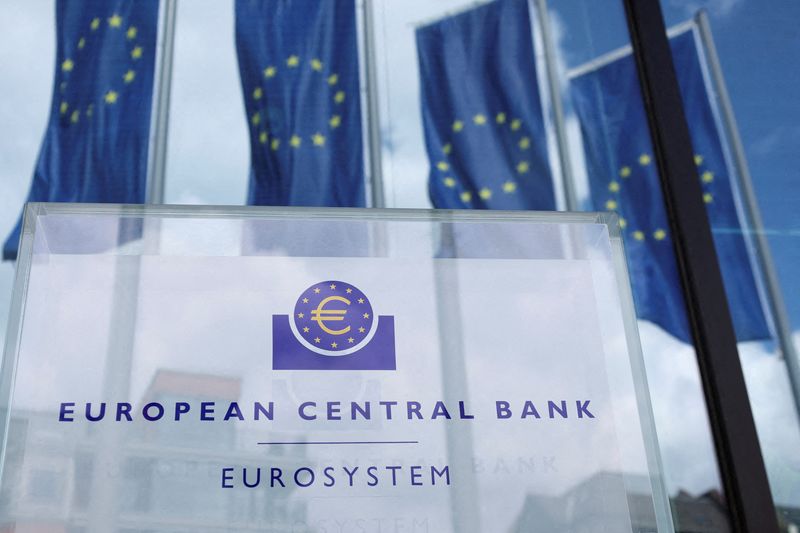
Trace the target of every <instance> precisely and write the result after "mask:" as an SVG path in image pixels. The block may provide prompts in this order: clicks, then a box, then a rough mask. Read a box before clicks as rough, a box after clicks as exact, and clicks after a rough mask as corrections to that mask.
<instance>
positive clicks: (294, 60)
mask: <svg viewBox="0 0 800 533" xmlns="http://www.w3.org/2000/svg"><path fill="white" fill-rule="evenodd" d="M299 64H300V58H299V57H297V56H296V55H290V56H289V57H288V58H287V59H286V66H287V67H292V68H294V67H296V66H297V65H299Z"/></svg>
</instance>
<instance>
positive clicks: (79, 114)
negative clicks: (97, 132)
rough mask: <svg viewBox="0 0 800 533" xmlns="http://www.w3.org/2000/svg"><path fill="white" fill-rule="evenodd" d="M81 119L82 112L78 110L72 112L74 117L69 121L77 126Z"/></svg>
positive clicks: (71, 116)
mask: <svg viewBox="0 0 800 533" xmlns="http://www.w3.org/2000/svg"><path fill="white" fill-rule="evenodd" d="M80 118H81V112H80V111H78V110H77V109H76V110H75V111H73V112H72V115H70V117H69V121H70V122H72V123H73V124H77V122H78V120H80Z"/></svg>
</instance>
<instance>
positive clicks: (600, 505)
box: [511, 472, 800, 533]
mask: <svg viewBox="0 0 800 533" xmlns="http://www.w3.org/2000/svg"><path fill="white" fill-rule="evenodd" d="M624 490H627V494H628V498H627V505H625V502H624V501H623V502H620V500H618V499H613V498H606V497H605V496H606V495H613V494H618V493H619V491H624ZM670 503H671V508H672V514H673V521H674V524H675V529H676V531H677V532H679V533H729V532H732V531H733V528H732V527H731V524H730V520H729V518H728V512H727V510H726V506H725V502H724V500H723V498H722V496H721V495H720V493H719V492H717V491H709V492H706V493H704V494H700V495H697V496H693V495H691V494H689V493H688V492H685V491H679V492H678V493H677V494H676V495H675V496H673V497H671V498H670ZM778 513H779V515H780V519H781V531H782V532H785V533H800V509H797V508H786V507H780V506H779V507H778ZM626 516H629V517H630V521H631V532H632V533H657V532H658V529H657V526H656V517H655V512H654V509H653V500H652V496H651V490H650V487H649V480H648V478H647V477H645V476H637V475H627V476H624V477H623V475H622V474H620V473H612V472H600V473H598V474H595V475H594V476H592V477H590V478H589V479H587V480H585V481H583V482H581V483H579V484H577V485H575V486H574V487H572V488H571V489H569V490H568V491H566V492H565V493H564V494H563V495H561V496H542V495H534V494H529V495H528V496H527V498H526V499H525V503H524V504H523V507H522V510H521V512H520V513H519V515H518V516H517V518H516V520H515V522H514V525H513V527H512V528H511V533H523V532H524V533H531V532H539V531H541V532H547V533H589V532H597V531H605V528H604V524H609V523H613V524H618V523H620V522H621V521H622V520H624V519H625V517H626Z"/></svg>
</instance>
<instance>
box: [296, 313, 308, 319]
mask: <svg viewBox="0 0 800 533" xmlns="http://www.w3.org/2000/svg"><path fill="white" fill-rule="evenodd" d="M305 316H306V315H304V314H303V313H297V318H303V317H305Z"/></svg>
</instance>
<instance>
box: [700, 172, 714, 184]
mask: <svg viewBox="0 0 800 533" xmlns="http://www.w3.org/2000/svg"><path fill="white" fill-rule="evenodd" d="M700 179H702V180H703V183H711V182H712V181H714V173H713V172H711V171H710V170H706V171H705V172H703V174H702V175H701V176H700Z"/></svg>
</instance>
